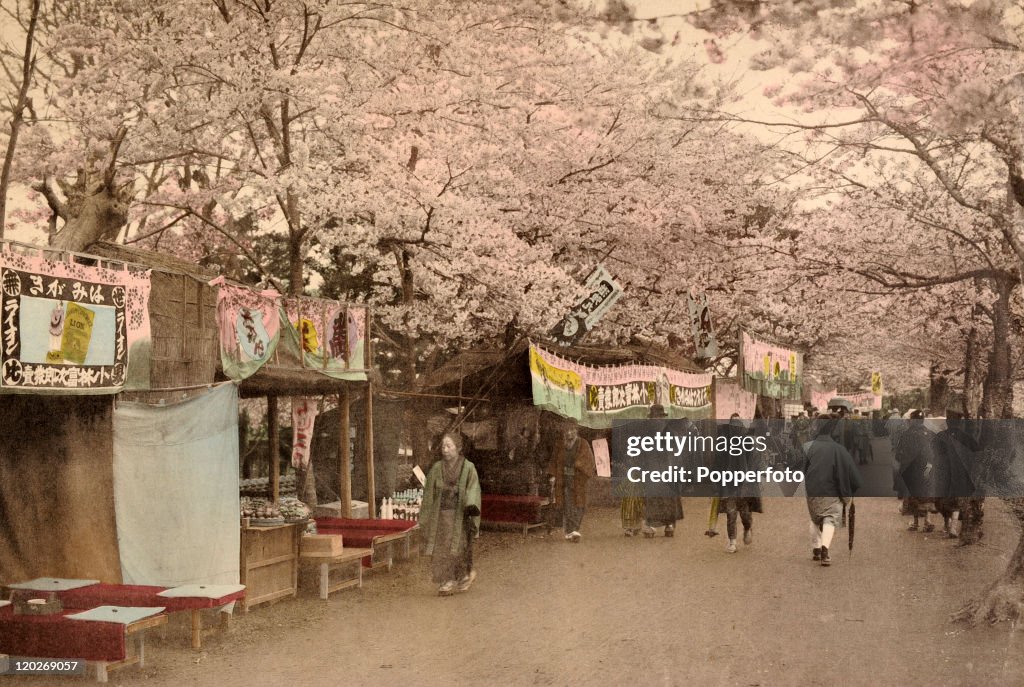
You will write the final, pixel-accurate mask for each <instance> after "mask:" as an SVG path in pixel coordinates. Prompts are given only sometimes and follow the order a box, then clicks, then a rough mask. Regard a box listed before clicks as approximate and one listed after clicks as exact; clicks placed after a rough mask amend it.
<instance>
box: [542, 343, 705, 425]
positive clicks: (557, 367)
mask: <svg viewBox="0 0 1024 687" xmlns="http://www.w3.org/2000/svg"><path fill="white" fill-rule="evenodd" d="M530 372H531V378H532V382H533V402H534V405H537V406H541V407H543V408H545V409H546V410H550V411H552V412H555V413H558V414H559V415H561V416H563V417H567V418H571V419H573V420H576V421H577V422H578V423H580V424H581V425H582V426H584V427H589V428H591V429H607V428H609V427H611V426H612V422H613V421H614V420H635V419H642V418H646V417H647V415H648V412H649V411H650V407H651V406H652V405H655V404H659V405H661V406H663V407H664V408H665V412H666V414H667V415H668V417H670V418H683V417H689V418H693V419H700V418H707V417H710V415H711V374H710V373H699V374H693V373H688V372H680V371H678V370H671V369H669V368H665V367H660V366H658V365H611V366H603V367H587V366H584V365H579V364H577V363H573V362H570V361H568V360H564V359H562V358H559V357H558V356H555V355H553V354H551V353H549V352H547V351H544V350H543V349H541V348H539V347H537V346H534V345H531V346H530Z"/></svg>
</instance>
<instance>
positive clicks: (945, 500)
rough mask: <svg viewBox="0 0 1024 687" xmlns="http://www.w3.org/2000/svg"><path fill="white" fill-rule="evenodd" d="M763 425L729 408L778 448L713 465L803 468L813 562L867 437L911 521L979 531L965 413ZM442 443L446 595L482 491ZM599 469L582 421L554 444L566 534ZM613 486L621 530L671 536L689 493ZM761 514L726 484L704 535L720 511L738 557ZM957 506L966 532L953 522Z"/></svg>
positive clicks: (812, 416) (446, 440) (822, 555)
mask: <svg viewBox="0 0 1024 687" xmlns="http://www.w3.org/2000/svg"><path fill="white" fill-rule="evenodd" d="M666 417H667V415H666V413H665V410H664V408H663V407H662V406H660V405H655V406H653V407H652V408H651V411H650V414H649V419H653V420H658V419H664V418H666ZM690 426H691V427H692V423H691V425H690ZM766 427H767V426H760V427H758V426H756V425H755V428H753V429H748V428H747V427H746V425H745V424H744V423H743V421H742V420H741V419H740V417H739V415H736V414H734V415H733V416H732V417H731V418H730V419H729V421H728V423H726V424H724V425H723V426H722V427H721V428H720V429H719V430H718V431H719V432H720V433H721V432H724V433H725V435H726V436H729V437H734V436H736V437H739V436H744V435H746V434H747V433H749V432H753V431H760V432H763V433H764V434H766V435H769V436H771V435H773V434H774V438H773V440H772V443H771V449H770V450H768V451H761V452H758V451H754V450H744V451H742V452H737V453H733V452H726V453H724V454H720V455H719V456H718V457H717V458H715V459H714V460H715V461H716V464H715V465H714V467H715V469H719V470H731V471H747V470H759V469H760V467H761V466H762V465H764V464H765V463H766V462H779V461H781V462H784V463H786V464H788V465H790V466H793V467H796V468H799V469H800V471H801V472H802V473H803V475H804V482H803V484H804V488H805V491H806V502H807V511H808V523H809V533H810V543H811V546H810V549H811V559H812V560H813V561H815V562H818V563H819V564H820V565H822V566H829V565H831V564H832V555H831V547H832V539H833V537H834V535H835V532H836V530H837V529H838V528H840V527H842V526H844V525H845V524H846V523H847V521H848V520H852V518H853V514H854V512H855V510H854V508H855V504H854V501H853V499H854V496H855V495H856V494H857V492H858V490H860V489H861V487H862V486H863V484H864V480H863V478H862V475H861V470H860V466H863V465H865V464H868V463H872V462H874V459H875V457H874V452H873V450H872V438H875V437H879V436H886V437H888V439H889V441H890V442H891V445H892V454H893V463H892V475H893V478H892V489H893V492H894V493H895V495H896V496H897V498H898V499H900V502H901V504H902V505H901V512H902V513H903V514H904V515H907V516H910V517H911V518H912V521H911V523H910V525H909V528H908V529H909V530H910V531H913V532H932V531H934V529H935V526H934V524H933V523H932V522H931V521H930V514H932V513H936V514H939V515H941V517H942V519H943V527H944V532H945V533H946V536H947V537H949V538H952V539H958V543H959V545H961V546H966V545H969V544H973V543H975V542H977V541H978V540H980V539H981V537H982V517H983V504H984V499H983V498H982V497H981V496H979V495H978V493H977V489H976V487H975V484H974V481H973V480H972V477H971V470H972V467H973V465H972V462H971V461H972V457H973V456H974V455H975V454H976V453H977V452H978V450H979V446H978V442H977V440H976V439H975V437H974V436H973V433H972V431H971V428H969V427H968V426H966V425H965V423H964V420H963V416H962V415H961V414H960V413H959V412H956V411H954V410H950V411H948V412H947V414H946V417H945V418H944V423H938V422H934V421H929V420H928V419H926V418H925V417H924V414H923V412H922V411H919V410H911V411H908V412H907V413H906V415H905V416H901V415H900V414H899V412H898V411H895V410H894V411H892V413H891V414H890V416H889V418H888V419H887V420H881V421H879V419H878V418H875V420H874V421H873V422H872V421H871V419H870V418H869V417H868V416H866V415H865V416H861V415H860V414H859V413H857V412H856V411H852V410H851V409H849V408H846V407H844V406H837V407H833V408H829V410H828V411H827V412H824V413H819V412H817V411H815V410H814V409H813V408H812V407H810V406H807V408H806V410H805V411H804V412H802V413H800V414H799V415H796V416H794V417H792V418H791V419H790V421H789V422H787V423H785V426H784V427H782V428H781V431H776V432H774V433H773V432H772V431H771V430H770V429H766ZM774 427H776V428H778V427H780V425H775V426H774ZM437 448H438V451H439V454H440V459H439V460H437V461H436V462H435V463H434V465H433V466H432V467H431V469H430V471H429V473H428V475H427V479H426V485H425V488H424V496H423V505H422V508H421V516H420V526H421V528H422V530H423V533H424V550H425V553H427V554H428V555H432V557H433V559H432V565H431V571H432V578H433V581H434V582H435V583H437V584H438V585H439V587H438V593H439V594H441V595H443V596H446V595H451V594H454V593H456V592H464V591H467V590H468V589H469V588H470V586H471V585H472V584H473V581H474V579H475V578H476V571H475V570H474V569H473V540H474V539H475V537H476V536H477V533H478V532H479V527H480V506H481V490H480V482H479V478H478V475H477V472H476V468H475V466H474V465H473V463H472V462H470V461H469V460H467V459H466V458H465V457H464V456H463V454H462V447H461V441H460V436H459V434H458V433H452V432H449V433H445V434H444V435H442V437H441V438H440V440H439V441H438V442H437ZM766 454H767V455H766ZM595 474H596V470H595V461H594V453H593V451H592V449H591V447H590V444H589V443H588V442H587V441H586V440H584V439H582V438H581V437H580V434H579V428H578V427H577V425H576V424H575V423H572V422H567V423H565V424H564V425H563V427H562V429H561V432H560V436H559V437H558V439H557V440H556V441H555V442H554V443H553V446H552V450H551V451H550V461H549V462H548V464H547V475H548V478H549V485H550V490H551V491H550V495H551V503H552V510H551V512H552V513H554V514H555V518H556V519H557V525H559V526H561V529H562V531H563V536H564V538H565V540H566V541H568V542H572V543H579V542H580V541H581V540H582V538H583V534H582V531H583V518H584V514H585V513H586V508H587V494H588V486H589V483H590V480H591V479H592V478H593V477H594V476H595ZM616 488H617V492H616V496H618V498H619V501H620V517H621V525H622V531H623V533H624V534H625V536H627V537H636V536H638V535H640V534H643V535H644V536H645V537H654V536H656V535H657V531H658V530H659V529H660V530H662V532H663V534H664V536H666V537H672V536H673V535H674V533H675V527H676V523H677V522H678V521H679V520H681V519H682V517H683V509H682V502H681V498H680V497H681V495H682V493H679V494H672V495H649V494H648V495H645V494H644V492H643V490H642V488H641V485H639V484H636V483H631V482H629V481H620V482H619V483H618V485H617V487H616ZM761 512H763V500H762V497H761V493H760V491H759V488H758V486H757V484H756V483H753V484H741V485H729V486H724V485H723V486H721V487H719V488H718V493H717V494H715V495H714V497H713V498H712V500H711V511H710V513H709V521H708V529H707V531H706V532H705V534H706V535H707V536H709V537H714V536H717V535H718V521H719V517H720V515H721V513H725V515H726V533H727V541H726V546H725V551H726V552H727V553H736V551H737V550H738V548H737V542H738V541H739V539H740V537H739V536H738V535H739V531H738V527H737V525H742V528H743V534H742V541H743V543H744V544H745V545H750V544H752V543H753V534H754V533H753V529H754V514H755V513H761ZM957 514H959V522H960V527H959V528H957V527H956V526H955V521H954V517H955V516H956V515H957Z"/></svg>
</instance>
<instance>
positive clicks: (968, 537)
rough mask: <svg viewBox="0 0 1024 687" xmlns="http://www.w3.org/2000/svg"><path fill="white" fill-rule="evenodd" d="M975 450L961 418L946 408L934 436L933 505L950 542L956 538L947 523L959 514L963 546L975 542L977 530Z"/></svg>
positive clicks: (950, 524)
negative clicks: (943, 421)
mask: <svg viewBox="0 0 1024 687" xmlns="http://www.w3.org/2000/svg"><path fill="white" fill-rule="evenodd" d="M978 448H979V447H978V442H977V441H975V439H974V437H973V436H971V435H970V433H968V432H967V431H966V430H965V429H964V424H963V415H962V414H961V413H960V412H959V411H958V410H956V409H954V408H950V409H947V410H946V429H944V430H942V431H941V432H939V433H938V434H937V435H936V436H935V456H936V466H937V469H936V481H935V488H936V494H937V495H938V497H939V498H938V499H937V500H936V506H937V508H938V510H939V513H941V514H942V518H943V529H944V531H945V533H946V536H947V537H948V538H950V539H956V538H957V536H958V534H957V533H956V532H954V531H953V527H952V523H951V520H952V516H953V513H954V512H956V511H959V512H960V521H961V527H960V532H959V536H960V537H961V540H962V541H963V542H966V543H964V544H963V545H964V546H967V545H969V544H972V543H974V542H975V541H977V538H978V536H977V535H978V528H979V527H980V522H978V521H977V514H978V510H979V509H976V508H975V502H976V499H974V498H973V496H974V492H975V486H974V480H973V479H972V478H971V470H972V469H973V468H974V456H975V454H976V453H977V452H978Z"/></svg>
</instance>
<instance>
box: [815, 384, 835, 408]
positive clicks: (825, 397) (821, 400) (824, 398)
mask: <svg viewBox="0 0 1024 687" xmlns="http://www.w3.org/2000/svg"><path fill="white" fill-rule="evenodd" d="M838 395H839V392H838V391H836V390H835V389H832V390H831V391H812V392H811V405H812V406H814V407H815V408H817V409H818V410H819V411H821V412H825V411H826V410H828V402H829V400H830V399H833V398H835V397H836V396H838Z"/></svg>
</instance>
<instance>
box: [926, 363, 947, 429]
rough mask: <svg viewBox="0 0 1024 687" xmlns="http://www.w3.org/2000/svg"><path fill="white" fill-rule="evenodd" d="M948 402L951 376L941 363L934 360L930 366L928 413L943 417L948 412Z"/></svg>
mask: <svg viewBox="0 0 1024 687" xmlns="http://www.w3.org/2000/svg"><path fill="white" fill-rule="evenodd" d="M948 403H949V377H948V376H947V372H946V371H945V370H942V369H941V368H940V365H939V363H935V362H933V363H932V364H931V366H930V367H929V368H928V415H929V416H931V417H942V416H943V415H945V414H946V407H947V405H948Z"/></svg>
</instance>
